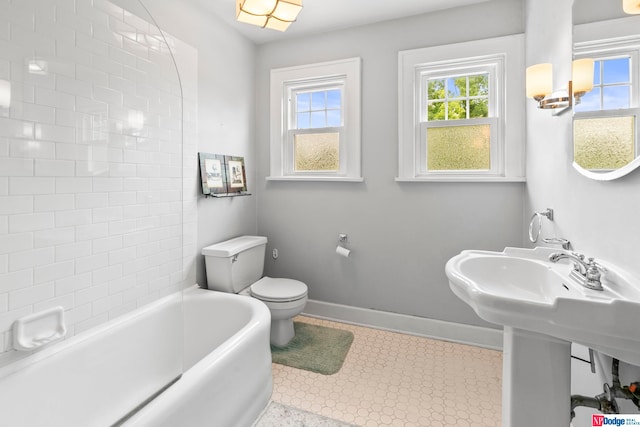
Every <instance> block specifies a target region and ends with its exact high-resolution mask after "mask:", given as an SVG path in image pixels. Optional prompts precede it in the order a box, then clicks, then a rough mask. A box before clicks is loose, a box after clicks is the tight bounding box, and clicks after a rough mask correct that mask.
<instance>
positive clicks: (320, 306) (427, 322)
mask: <svg viewBox="0 0 640 427" xmlns="http://www.w3.org/2000/svg"><path fill="white" fill-rule="evenodd" d="M302 314H303V315H306V316H311V317H318V318H322V319H327V320H336V321H339V322H343V323H351V324H354V325H360V326H368V327H372V328H377V329H384V330H388V331H393V332H401V333H404V334H410V335H417V336H422V337H426V338H435V339H439V340H444V341H451V342H457V343H461V344H469V345H475V346H478V347H484V348H489V349H492V350H499V351H502V329H492V328H484V327H481V326H474V325H465V324H462V323H453V322H445V321H442V320H434V319H428V318H425V317H417V316H408V315H406V314H398V313H391V312H387V311H379V310H372V309H368V308H360V307H352V306H348V305H342V304H334V303H330V302H323V301H316V300H308V301H307V305H306V307H305V309H304V312H303V313H302Z"/></svg>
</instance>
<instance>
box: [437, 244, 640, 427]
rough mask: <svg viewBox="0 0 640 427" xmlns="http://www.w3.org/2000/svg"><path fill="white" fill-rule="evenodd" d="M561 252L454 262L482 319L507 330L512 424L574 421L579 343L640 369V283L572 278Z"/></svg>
mask: <svg viewBox="0 0 640 427" xmlns="http://www.w3.org/2000/svg"><path fill="white" fill-rule="evenodd" d="M554 252H558V251H557V250H553V249H550V248H535V249H523V248H505V250H504V251H502V252H490V251H474V250H469V251H463V252H461V253H460V254H459V255H457V256H455V257H453V258H451V259H450V260H449V262H447V265H446V273H447V277H448V278H449V285H450V287H451V290H452V291H453V293H454V294H456V296H458V297H459V298H460V299H462V300H463V301H464V302H466V303H467V304H469V305H470V306H471V307H472V308H473V309H474V310H475V312H476V313H477V314H478V316H480V317H481V318H482V319H484V320H486V321H489V322H492V323H496V324H500V325H503V326H504V354H503V358H504V359H503V360H504V366H503V399H502V400H503V402H502V404H503V410H502V417H503V420H502V425H503V426H505V427H528V426H532V427H533V426H542V425H544V426H562V427H566V426H568V425H569V421H570V395H571V387H570V383H571V378H570V375H571V369H570V360H571V359H570V358H571V342H576V343H580V344H583V345H585V346H588V347H590V348H593V349H594V350H597V351H600V352H602V353H605V354H608V355H610V356H612V357H615V358H617V359H620V360H623V361H626V362H628V363H631V364H635V365H640V327H638V319H639V313H640V282H639V281H638V280H637V279H635V278H631V277H630V276H629V275H627V274H626V273H624V272H623V271H622V270H620V269H619V268H617V267H615V266H613V265H611V264H608V263H602V262H600V264H601V265H603V266H604V267H605V268H606V270H607V271H606V273H605V276H604V278H603V280H602V284H603V287H604V290H602V291H597V290H592V289H587V288H585V287H583V286H581V285H580V284H579V283H577V282H576V281H574V279H573V278H570V277H569V274H570V272H571V270H572V269H573V263H572V262H570V261H568V260H562V261H559V262H556V263H553V262H551V261H549V255H551V254H552V253H554Z"/></svg>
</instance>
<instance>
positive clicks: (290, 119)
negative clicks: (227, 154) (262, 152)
mask: <svg viewBox="0 0 640 427" xmlns="http://www.w3.org/2000/svg"><path fill="white" fill-rule="evenodd" d="M268 179H270V180H313V181H318V180H332V181H335V180H337V181H354V180H355V181H362V177H361V176H360V58H353V59H347V60H343V61H334V62H327V63H321V64H313V65H306V66H301V67H291V68H280V69H275V70H272V72H271V176H269V178H268Z"/></svg>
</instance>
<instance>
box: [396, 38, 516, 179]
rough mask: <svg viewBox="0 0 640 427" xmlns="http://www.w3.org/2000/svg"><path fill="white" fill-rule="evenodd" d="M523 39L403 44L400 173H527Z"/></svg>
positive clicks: (425, 175) (508, 176)
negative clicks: (426, 45) (421, 45)
mask: <svg viewBox="0 0 640 427" xmlns="http://www.w3.org/2000/svg"><path fill="white" fill-rule="evenodd" d="M522 40H523V39H522V36H520V35H519V36H509V37H501V38H497V39H489V40H480V41H475V42H468V43H460V44H455V45H447V46H437V47H431V48H425V49H417V50H410V51H404V52H400V55H399V69H400V84H399V86H400V93H399V97H400V99H399V105H400V117H399V119H400V120H399V125H400V127H399V144H400V147H399V153H400V164H399V174H398V178H397V180H399V181H522V180H524V157H523V153H524V134H523V127H524V126H523V124H524V101H523V98H522V97H521V96H519V95H521V92H522V91H521V88H522V87H523V86H522V85H523V78H522V74H523V69H524V66H523V62H522V61H523V59H522V54H521V52H522V49H523V47H522V44H523V41H522ZM507 59H508V60H507ZM507 103H508V104H509V109H508V110H509V114H510V119H511V120H510V122H509V125H508V126H507V121H506V111H507Z"/></svg>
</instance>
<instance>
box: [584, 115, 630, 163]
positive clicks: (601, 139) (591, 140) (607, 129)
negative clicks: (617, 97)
mask: <svg viewBox="0 0 640 427" xmlns="http://www.w3.org/2000/svg"><path fill="white" fill-rule="evenodd" d="M634 128H635V117H633V116H626V117H606V118H595V119H579V120H574V122H573V147H574V153H573V156H574V161H575V162H576V163H577V164H578V165H580V166H582V167H583V168H584V169H590V170H599V169H607V170H608V169H618V168H620V167H622V166H624V165H626V164H628V163H629V162H631V161H632V160H633V159H634V158H635V148H634V147H635V144H634V141H635V135H634Z"/></svg>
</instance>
